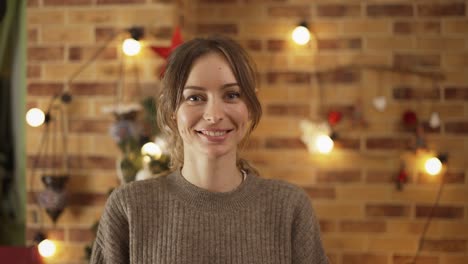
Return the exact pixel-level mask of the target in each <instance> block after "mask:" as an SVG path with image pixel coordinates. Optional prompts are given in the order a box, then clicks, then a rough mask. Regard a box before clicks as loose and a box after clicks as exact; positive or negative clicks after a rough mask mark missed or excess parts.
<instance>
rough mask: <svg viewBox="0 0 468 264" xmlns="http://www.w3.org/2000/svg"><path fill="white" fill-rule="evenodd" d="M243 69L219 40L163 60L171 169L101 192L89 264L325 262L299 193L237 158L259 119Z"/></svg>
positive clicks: (243, 58)
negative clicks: (101, 206) (105, 198)
mask: <svg viewBox="0 0 468 264" xmlns="http://www.w3.org/2000/svg"><path fill="white" fill-rule="evenodd" d="M251 65H253V64H252V63H251V61H250V59H249V57H248V56H247V54H246V53H245V51H244V50H243V49H242V48H241V47H240V46H239V45H238V44H237V43H235V42H234V41H232V40H230V39H227V38H223V37H211V38H206V39H194V40H192V41H189V42H186V43H184V44H182V45H181V46H179V47H178V48H177V49H176V50H175V51H174V52H173V53H172V55H171V56H170V58H169V59H168V64H167V68H166V71H165V75H164V78H163V89H162V91H161V95H160V97H159V104H158V106H159V109H158V121H159V125H160V126H161V128H162V129H163V131H164V132H165V133H166V134H167V136H168V141H169V142H170V144H168V145H169V146H173V148H172V149H171V150H170V151H171V158H172V167H173V169H174V170H173V172H172V173H170V174H169V175H168V176H162V177H159V178H156V179H149V180H145V181H139V182H133V183H131V184H127V185H125V186H123V187H121V188H119V189H117V190H115V191H114V192H113V193H112V194H111V196H110V197H109V199H108V202H107V204H106V208H105V211H104V214H103V216H102V218H101V221H100V226H99V230H98V234H97V238H96V241H95V243H94V248H93V254H92V257H91V263H178V264H179V263H242V264H245V263H255V264H257V263H268V264H272V263H307V264H311V263H316V264H325V263H328V261H327V258H326V256H325V254H324V251H323V248H322V244H321V241H320V234H319V227H318V224H317V221H316V219H315V216H314V213H313V210H312V207H311V205H310V201H309V198H308V196H307V195H306V194H305V192H303V191H302V190H301V189H300V188H298V187H295V186H293V185H291V184H288V183H285V182H282V181H277V180H266V179H262V178H261V177H259V176H258V173H257V172H256V171H255V170H254V169H253V168H252V167H251V166H250V165H249V164H248V163H247V162H246V161H244V160H242V159H240V158H239V150H240V148H241V147H242V145H243V144H244V143H245V140H246V139H247V137H248V135H249V134H250V132H251V131H252V130H253V129H254V128H255V126H256V125H257V124H258V122H259V120H260V116H261V113H262V112H261V106H260V103H259V101H258V98H257V96H256V89H255V87H256V83H255V73H254V70H253V68H252V66H251Z"/></svg>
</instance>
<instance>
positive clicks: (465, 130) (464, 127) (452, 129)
mask: <svg viewBox="0 0 468 264" xmlns="http://www.w3.org/2000/svg"><path fill="white" fill-rule="evenodd" d="M445 132H447V133H453V134H468V122H467V121H464V122H463V121H460V122H447V123H445Z"/></svg>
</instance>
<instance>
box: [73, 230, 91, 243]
mask: <svg viewBox="0 0 468 264" xmlns="http://www.w3.org/2000/svg"><path fill="white" fill-rule="evenodd" d="M95 237H96V235H95V234H94V232H93V230H92V228H70V229H69V230H68V239H69V240H70V241H71V242H89V241H93V240H94V238H95Z"/></svg>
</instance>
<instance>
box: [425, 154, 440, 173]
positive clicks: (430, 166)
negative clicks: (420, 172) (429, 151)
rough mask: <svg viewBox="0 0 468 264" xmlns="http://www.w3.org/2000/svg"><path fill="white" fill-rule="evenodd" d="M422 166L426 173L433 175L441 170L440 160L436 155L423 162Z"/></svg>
mask: <svg viewBox="0 0 468 264" xmlns="http://www.w3.org/2000/svg"><path fill="white" fill-rule="evenodd" d="M424 168H425V169H426V172H427V173H429V174H430V175H432V176H434V175H437V174H439V173H440V171H441V170H442V162H441V161H440V160H439V159H438V158H436V157H431V158H429V159H427V160H426V162H425V163H424Z"/></svg>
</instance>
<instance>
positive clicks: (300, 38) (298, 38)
mask: <svg viewBox="0 0 468 264" xmlns="http://www.w3.org/2000/svg"><path fill="white" fill-rule="evenodd" d="M292 39H293V40H294V42H296V43H297V44H299V45H305V44H307V42H309V40H310V32H309V29H307V28H306V27H304V26H297V27H296V28H295V29H294V30H293V32H292Z"/></svg>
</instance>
